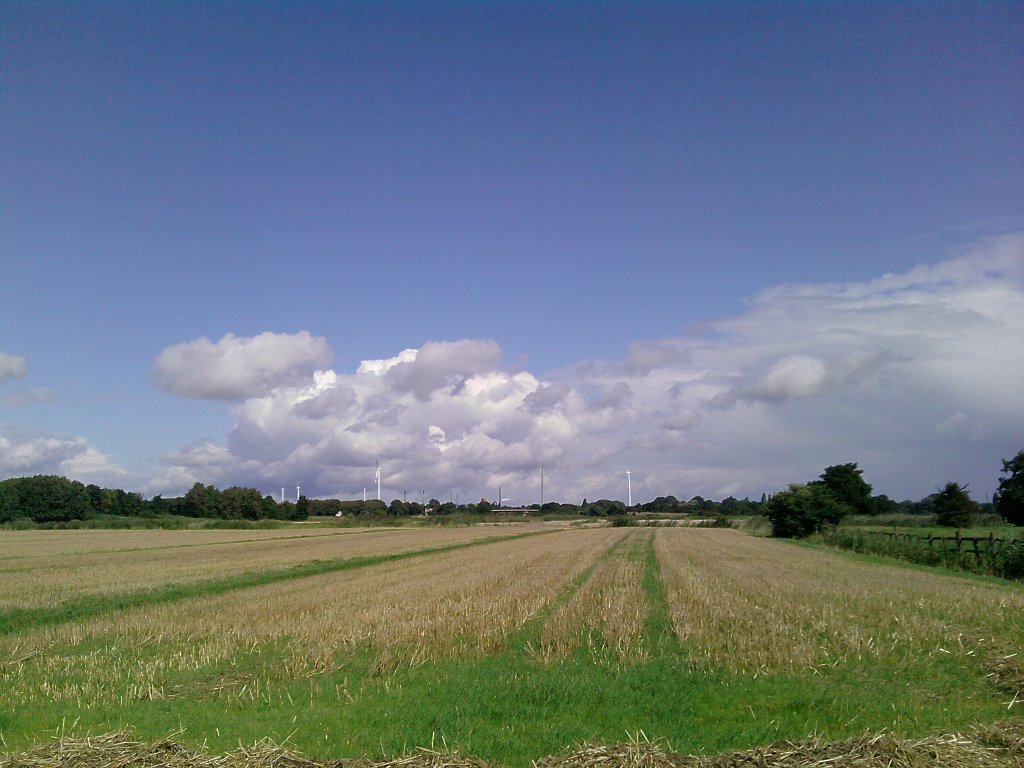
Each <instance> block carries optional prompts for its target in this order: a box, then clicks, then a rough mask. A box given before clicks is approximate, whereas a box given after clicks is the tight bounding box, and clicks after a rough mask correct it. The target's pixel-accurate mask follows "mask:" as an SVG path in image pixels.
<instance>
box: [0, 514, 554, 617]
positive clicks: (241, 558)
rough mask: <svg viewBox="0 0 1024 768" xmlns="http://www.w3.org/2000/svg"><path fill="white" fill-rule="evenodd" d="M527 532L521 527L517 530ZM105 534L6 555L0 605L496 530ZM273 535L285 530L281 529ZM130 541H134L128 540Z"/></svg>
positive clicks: (378, 551)
mask: <svg viewBox="0 0 1024 768" xmlns="http://www.w3.org/2000/svg"><path fill="white" fill-rule="evenodd" d="M528 530H530V529H529V528H527V527H526V526H521V527H520V528H517V529H516V532H520V531H522V532H527V531H528ZM533 530H539V529H538V528H534V529H533ZM37 533H39V532H37ZM45 533H50V532H45ZM54 533H67V532H64V531H59V532H54ZM104 533H105V534H106V535H105V537H95V538H94V539H93V541H92V542H91V547H92V548H91V549H90V550H89V551H88V552H84V553H79V554H72V553H70V552H68V553H63V554H58V555H54V554H50V553H49V552H48V551H47V550H46V549H45V539H44V540H43V543H41V544H39V548H40V549H38V550H37V552H38V554H36V555H25V554H23V555H22V556H20V557H17V558H15V559H12V560H9V561H8V560H7V559H4V560H2V561H0V562H2V566H0V610H10V609H12V608H35V607H40V606H49V605H53V604H55V603H62V602H65V601H67V600H70V599H72V598H77V597H81V596H83V595H104V594H111V593H117V592H126V591H130V590H135V589H147V588H153V587H159V586H162V585H165V584H187V583H191V582H197V581H202V580H204V579H211V578H217V577H223V576H229V575H231V574H237V573H244V572H246V571H258V570H264V569H272V568H284V567H287V566H291V565H296V564H298V563H304V562H309V561H311V560H335V559H339V558H349V557H367V556H374V555H382V554H394V553H398V552H408V551H411V550H415V549H426V548H430V547H439V546H446V545H449V544H458V543H463V542H467V541H473V540H476V539H482V538H486V537H488V536H493V535H495V532H494V531H493V530H488V529H487V528H483V527H472V528H407V529H394V528H392V529H362V530H358V531H351V530H342V531H333V532H329V533H325V532H324V529H320V531H319V532H318V533H316V532H309V533H306V532H303V533H302V534H300V535H297V536H296V535H292V536H282V535H275V536H264V537H258V538H253V536H252V534H253V533H256V532H255V531H233V532H230V533H233V534H234V535H233V536H225V535H224V534H225V533H229V532H224V531H169V532H167V533H168V534H169V535H167V536H154V537H153V538H150V539H146V538H143V537H140V536H132V537H130V538H129V539H128V540H127V541H121V540H120V539H118V537H117V536H116V534H117V533H118V532H110V531H107V532H104ZM154 533H160V532H154ZM209 533H215V534H217V535H216V536H206V535H199V536H196V537H195V538H193V535H194V534H209ZM267 533H276V534H280V532H279V531H268V532H267ZM19 534H20V532H13V533H12V532H7V533H6V534H5V535H0V551H2V550H3V549H4V548H5V547H4V543H5V540H7V541H8V542H9V539H10V538H11V537H13V536H17V535H19ZM36 540H37V541H38V539H36ZM129 542H131V543H134V544H136V546H130V544H129ZM56 543H57V545H58V549H62V548H64V546H63V545H66V543H67V542H66V540H65V539H64V537H60V538H59V539H58V541H57V542H56ZM103 543H107V545H108V548H106V549H102V548H101V549H96V547H98V546H100V545H101V544H103ZM25 546H26V545H25V544H17V545H11V544H9V543H7V546H6V548H7V549H16V548H22V549H23V548H25ZM43 552H46V554H43Z"/></svg>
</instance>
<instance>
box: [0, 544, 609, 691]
mask: <svg viewBox="0 0 1024 768" xmlns="http://www.w3.org/2000/svg"><path fill="white" fill-rule="evenodd" d="M619 535H620V534H619V533H618V532H617V531H615V530H613V529H596V530H586V531H560V532H557V533H553V534H548V535H541V536H531V537H526V538H521V539H514V540H508V541H503V542H497V543H488V544H481V545H479V546H475V547H470V548H466V549H460V550H453V551H449V552H444V553H437V554H432V555H425V556H422V557H417V558H412V559H408V560H402V561H398V562H394V563H387V564H382V565H377V566H371V567H366V568H360V569H355V570H351V571H342V572H335V573H330V574H324V575H320V576H314V577H307V578H302V579H294V580H290V581H287V582H278V583H275V584H271V585H266V586H262V587H255V588H250V589H241V590H236V591H233V592H230V593H226V594H222V595H218V596H215V597H206V598H197V599H189V600H183V601H179V602H176V603H173V604H167V605H157V606H150V607H142V608H137V609H132V610H127V611H123V612H119V613H116V614H111V615H108V616H104V617H102V618H96V619H92V620H89V621H81V622H73V623H69V624H65V625H61V626H58V627H53V628H50V629H47V630H39V631H36V632H34V633H31V634H29V635H28V636H25V637H23V638H20V639H18V640H12V639H10V638H7V639H5V640H4V641H2V642H0V660H2V659H3V658H5V657H6V658H7V659H9V660H10V661H9V663H6V664H2V663H0V683H2V684H4V685H6V686H7V687H8V689H9V690H10V692H11V696H12V698H13V699H15V700H17V701H20V702H22V703H23V704H25V705H30V703H31V701H32V700H33V698H34V697H37V696H44V697H46V698H50V699H61V700H71V701H75V702H76V703H78V704H80V705H82V706H87V705H88V704H89V703H90V702H97V701H104V700H105V701H120V702H123V701H126V700H133V699H138V698H160V697H172V696H182V695H192V696H201V695H211V694H220V695H230V696H239V695H241V696H250V697H269V696H271V695H273V694H272V691H273V689H274V687H275V686H277V685H280V684H281V683H283V682H286V681H289V680H292V679H294V678H297V677H308V676H314V675H318V674H320V673H324V672H328V671H331V670H333V669H335V668H337V666H338V664H344V661H345V658H346V657H347V656H348V655H349V654H359V655H362V654H365V653H369V654H371V658H375V659H376V660H377V661H376V664H377V668H378V671H379V672H380V673H381V674H385V675H386V674H387V673H389V672H391V671H393V670H394V669H397V668H399V667H402V666H407V665H416V664H419V663H422V662H424V661H426V660H428V659H434V658H444V657H453V656H469V655H479V654H485V653H491V652H495V651H497V650H499V649H501V648H502V647H503V645H504V643H505V642H506V638H507V637H508V635H509V634H510V633H512V632H515V631H516V630H517V629H519V628H521V627H522V626H523V625H524V624H525V623H526V622H527V621H528V620H529V619H530V618H531V617H533V616H535V615H537V614H538V613H539V612H540V611H541V610H542V609H543V608H544V606H545V605H547V604H548V603H549V602H550V601H552V600H554V599H555V597H556V596H558V595H559V593H560V592H561V591H562V590H563V589H564V588H565V587H566V585H567V584H568V583H569V582H570V581H571V580H572V579H574V578H575V577H576V576H578V575H579V574H580V573H581V572H582V571H583V570H584V569H586V568H587V567H589V566H590V565H591V564H592V563H593V562H594V560H595V559H597V557H598V556H599V555H600V554H601V553H602V552H603V551H604V550H605V549H607V548H608V547H609V546H610V545H611V543H612V542H614V541H615V540H616V539H617V538H618V536H619ZM19 656H20V657H23V658H20V659H19V658H18V657H19ZM243 670H244V671H243ZM181 680H188V682H186V683H182V682H175V681H181ZM182 686H184V687H182Z"/></svg>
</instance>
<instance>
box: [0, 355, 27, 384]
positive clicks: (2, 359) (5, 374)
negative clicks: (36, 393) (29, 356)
mask: <svg viewBox="0 0 1024 768" xmlns="http://www.w3.org/2000/svg"><path fill="white" fill-rule="evenodd" d="M26 373H28V361H27V360H26V359H25V358H24V357H20V356H18V355H9V354H7V353H6V352H0V384H3V383H4V382H5V381H10V380H12V379H23V378H25V374H26Z"/></svg>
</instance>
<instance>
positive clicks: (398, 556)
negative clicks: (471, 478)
mask: <svg viewBox="0 0 1024 768" xmlns="http://www.w3.org/2000/svg"><path fill="white" fill-rule="evenodd" d="M555 532H556V531H537V532H530V533H518V534H509V535H505V536H487V537H485V538H481V539H476V540H474V541H468V542H462V543H458V544H446V545H444V546H440V547H428V548H427V549H415V550H412V551H409V552H398V553H394V554H387V555H372V556H363V557H349V558H338V559H335V560H312V561H310V562H308V563H299V564H298V565H293V566H289V567H288V568H277V569H273V570H266V571H246V572H245V573H241V574H238V575H236V576H226V577H222V578H216V579H207V580H205V581H198V582H194V583H190V584H166V585H163V586H159V587H153V588H152V589H142V590H137V591H134V592H122V593H118V594H114V595H88V596H85V597H81V598H78V599H76V600H69V601H67V602H65V603H61V604H60V605H56V606H51V607H48V608H14V609H11V610H8V611H3V612H0V635H10V634H14V633H17V632H24V631H26V630H31V629H37V628H39V627H45V626H50V625H53V624H65V623H67V622H71V621H79V620H81V619H89V618H94V617H96V616H101V615H103V614H105V613H112V612H114V611H122V610H125V609H126V608H135V607H138V606H143V605H161V604H164V603H173V602H176V601H178V600H187V599H189V598H193V597H209V596H211V595H220V594H223V593H225V592H233V591H234V590H237V589H248V588H250V587H259V586H263V585H264V584H273V583H275V582H279V581H290V580H292V579H302V578H306V577H307V576H319V575H320V574H324V573H334V572H336V571H348V570H354V569H356V568H366V567H368V566H371V565H380V564H382V563H391V562H396V561H398V560H408V559H410V558H413V557H423V556H425V555H437V554H441V553H444V552H452V551H455V550H458V549H465V548H467V547H475V546H479V545H481V544H493V543H496V542H499V541H507V540H509V539H520V538H527V537H530V536H542V535H547V534H549V533H555Z"/></svg>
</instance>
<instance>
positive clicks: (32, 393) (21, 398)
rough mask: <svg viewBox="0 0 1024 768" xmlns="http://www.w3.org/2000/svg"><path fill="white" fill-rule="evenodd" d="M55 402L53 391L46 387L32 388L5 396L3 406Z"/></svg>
mask: <svg viewBox="0 0 1024 768" xmlns="http://www.w3.org/2000/svg"><path fill="white" fill-rule="evenodd" d="M50 402H53V390H51V389H47V388H46V387H32V388H31V389H26V390H22V391H20V392H12V393H11V394H9V395H4V398H3V404H4V405H10V406H18V405H38V404H40V403H50Z"/></svg>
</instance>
